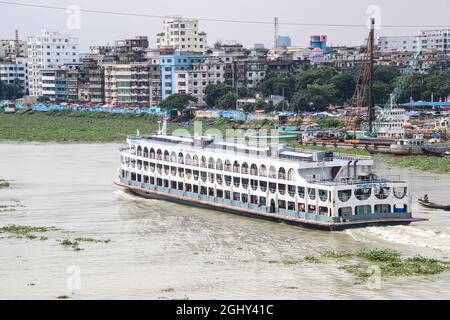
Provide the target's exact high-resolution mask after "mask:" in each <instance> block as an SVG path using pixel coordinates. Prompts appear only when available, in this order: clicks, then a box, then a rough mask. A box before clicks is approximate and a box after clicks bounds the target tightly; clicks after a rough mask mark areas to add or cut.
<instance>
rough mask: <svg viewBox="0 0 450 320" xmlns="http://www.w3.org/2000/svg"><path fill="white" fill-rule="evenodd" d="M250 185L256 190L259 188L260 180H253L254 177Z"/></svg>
mask: <svg viewBox="0 0 450 320" xmlns="http://www.w3.org/2000/svg"><path fill="white" fill-rule="evenodd" d="M250 185H251V186H252V189H253V190H254V191H256V190H257V189H258V180H253V179H251V180H250Z"/></svg>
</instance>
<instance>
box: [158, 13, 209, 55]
mask: <svg viewBox="0 0 450 320" xmlns="http://www.w3.org/2000/svg"><path fill="white" fill-rule="evenodd" d="M156 42H157V45H158V48H160V49H161V50H162V51H164V50H177V51H186V52H191V53H200V54H203V53H205V51H206V33H205V32H201V31H198V20H195V19H185V18H182V17H167V18H165V19H164V22H163V31H162V32H160V33H158V34H157V40H156Z"/></svg>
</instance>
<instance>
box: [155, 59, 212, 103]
mask: <svg viewBox="0 0 450 320" xmlns="http://www.w3.org/2000/svg"><path fill="white" fill-rule="evenodd" d="M204 60H205V56H203V55H197V54H191V53H188V52H181V51H177V52H175V54H171V55H161V56H160V57H159V63H160V66H161V94H162V99H163V100H164V99H165V98H167V97H168V96H170V95H171V94H174V93H177V90H176V81H177V79H176V71H179V70H192V65H193V64H194V63H201V62H203V61H204ZM187 80H188V79H186V81H187Z"/></svg>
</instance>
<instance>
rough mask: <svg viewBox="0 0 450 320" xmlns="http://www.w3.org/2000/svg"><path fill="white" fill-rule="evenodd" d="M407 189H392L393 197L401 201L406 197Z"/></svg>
mask: <svg viewBox="0 0 450 320" xmlns="http://www.w3.org/2000/svg"><path fill="white" fill-rule="evenodd" d="M406 193H407V188H406V187H394V196H395V197H396V198H397V199H403V198H404V197H406Z"/></svg>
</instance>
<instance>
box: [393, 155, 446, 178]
mask: <svg viewBox="0 0 450 320" xmlns="http://www.w3.org/2000/svg"><path fill="white" fill-rule="evenodd" d="M389 164H390V165H393V166H396V167H412V168H415V169H418V170H422V171H428V172H433V173H440V174H450V157H442V158H440V157H431V156H407V157H393V158H391V159H390V160H389Z"/></svg>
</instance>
